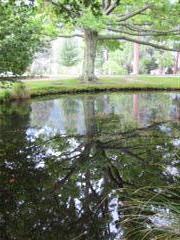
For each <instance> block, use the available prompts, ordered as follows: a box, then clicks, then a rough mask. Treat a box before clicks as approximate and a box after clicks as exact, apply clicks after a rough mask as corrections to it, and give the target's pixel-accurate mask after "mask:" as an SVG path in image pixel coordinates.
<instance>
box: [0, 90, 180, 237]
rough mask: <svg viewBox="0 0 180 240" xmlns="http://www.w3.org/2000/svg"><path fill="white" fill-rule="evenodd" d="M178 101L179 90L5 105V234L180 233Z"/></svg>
mask: <svg viewBox="0 0 180 240" xmlns="http://www.w3.org/2000/svg"><path fill="white" fill-rule="evenodd" d="M179 109H180V104H179V96H178V95H177V94H172V93H171V94H170V93H163V94H162V93H148V94H145V93H143V94H122V93H121V94H119V93H118V94H117V93H116V94H105V95H104V94H100V95H87V96H85V95H84V96H74V97H73V96H72V97H69V96H68V97H61V98H59V99H55V100H42V101H33V102H32V103H24V104H19V105H18V104H17V105H16V104H14V105H11V106H2V109H1V115H0V133H1V135H0V159H1V162H0V164H1V172H0V177H1V180H0V182H1V186H0V194H1V200H0V232H1V235H0V236H1V238H2V239H18V240H19V239H53V240H54V239H63V240H66V239H68V240H71V239H87V240H88V239H89V240H93V239H94V240H95V239H97V240H98V239H126V240H127V239H132V240H136V239H137V240H139V239H157V238H156V236H158V239H168V238H167V237H169V238H171V239H177V238H178V237H180V236H179V235H180V231H179V229H178V224H179V220H178V209H179V205H178V201H179V187H178V176H179V168H178V167H179V161H178V160H179V154H180V150H179V145H180V139H179V123H178V120H179V112H180V111H179ZM160 237H161V238H160ZM163 237H164V238H163ZM165 237H166V238H165Z"/></svg>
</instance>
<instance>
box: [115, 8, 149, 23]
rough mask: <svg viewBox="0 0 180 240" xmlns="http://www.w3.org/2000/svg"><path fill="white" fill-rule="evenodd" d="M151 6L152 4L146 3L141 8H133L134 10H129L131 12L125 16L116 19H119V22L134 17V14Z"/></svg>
mask: <svg viewBox="0 0 180 240" xmlns="http://www.w3.org/2000/svg"><path fill="white" fill-rule="evenodd" d="M151 7H152V5H146V6H144V7H143V8H140V9H137V10H135V11H134V12H131V13H129V14H127V15H126V16H124V17H122V18H120V19H119V20H118V21H119V22H123V21H126V20H128V19H129V18H132V17H134V16H136V15H139V14H140V13H142V12H144V11H146V10H147V9H149V8H151Z"/></svg>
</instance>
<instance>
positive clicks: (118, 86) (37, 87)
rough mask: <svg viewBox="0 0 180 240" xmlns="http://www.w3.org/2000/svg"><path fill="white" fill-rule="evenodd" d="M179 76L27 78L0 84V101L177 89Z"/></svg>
mask: <svg viewBox="0 0 180 240" xmlns="http://www.w3.org/2000/svg"><path fill="white" fill-rule="evenodd" d="M179 89H180V78H179V77H151V76H149V77H147V76H139V77H135V76H127V77H123V76H122V77H113V78H112V77H111V78H108V77H107V78H103V79H99V80H98V81H96V82H92V83H83V82H80V81H79V79H65V80H31V81H30V80H28V81H23V82H15V83H12V84H11V85H9V86H8V87H6V85H2V83H1V85H0V101H6V100H12V99H24V98H29V97H35V96H42V95H49V94H58V93H78V92H94V91H95V92H96V91H97V92H98V91H106V90H112V91H113V90H114V91H117V90H179Z"/></svg>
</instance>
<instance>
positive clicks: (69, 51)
mask: <svg viewBox="0 0 180 240" xmlns="http://www.w3.org/2000/svg"><path fill="white" fill-rule="evenodd" d="M79 60H80V59H79V48H78V46H77V43H76V41H75V40H65V41H64V42H63V46H62V50H61V55H60V62H61V64H62V65H63V66H66V67H72V66H74V65H77V63H78V62H79Z"/></svg>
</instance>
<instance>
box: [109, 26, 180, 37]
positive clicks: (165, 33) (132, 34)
mask: <svg viewBox="0 0 180 240" xmlns="http://www.w3.org/2000/svg"><path fill="white" fill-rule="evenodd" d="M107 30H108V31H111V32H116V33H123V34H127V35H131V36H144V37H145V36H152V37H160V36H170V35H173V36H176V35H180V31H174V32H173V31H166V32H160V31H159V32H151V31H149V32H148V31H146V32H145V33H141V32H137V31H134V32H130V31H126V30H123V29H122V30H118V29H113V28H107Z"/></svg>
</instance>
